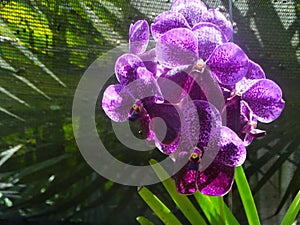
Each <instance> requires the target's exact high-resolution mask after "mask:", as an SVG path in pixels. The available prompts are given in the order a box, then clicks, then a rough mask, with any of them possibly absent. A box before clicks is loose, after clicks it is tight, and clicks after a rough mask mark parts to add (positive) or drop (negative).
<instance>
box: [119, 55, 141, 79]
mask: <svg viewBox="0 0 300 225" xmlns="http://www.w3.org/2000/svg"><path fill="white" fill-rule="evenodd" d="M138 67H145V65H144V63H143V61H142V60H141V59H140V58H139V57H138V56H136V55H134V54H124V55H122V56H120V57H119V58H118V59H117V61H116V64H115V74H116V77H117V79H118V81H119V82H120V84H122V85H127V84H129V83H130V82H132V81H134V80H136V79H137V68H138Z"/></svg>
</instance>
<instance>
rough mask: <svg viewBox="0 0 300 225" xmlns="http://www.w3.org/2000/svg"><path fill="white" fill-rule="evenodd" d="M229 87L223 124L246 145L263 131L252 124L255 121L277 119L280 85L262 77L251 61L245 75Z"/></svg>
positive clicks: (280, 96) (261, 134) (280, 97)
mask: <svg viewBox="0 0 300 225" xmlns="http://www.w3.org/2000/svg"><path fill="white" fill-rule="evenodd" d="M231 89H233V90H232V91H231V95H228V93H229V92H230V91H229V92H227V95H226V94H225V99H226V102H227V103H226V112H227V126H228V127H230V128H231V129H233V130H234V131H235V132H236V133H237V134H238V135H239V137H240V138H241V139H242V140H244V144H245V145H246V146H248V145H249V144H250V143H251V142H252V140H253V139H254V138H257V137H262V136H264V135H265V134H266V132H265V131H263V130H260V129H257V128H256V127H257V123H258V121H259V122H263V123H270V122H272V121H274V120H275V119H277V118H278V117H279V116H280V114H281V113H282V111H283V109H284V105H285V102H284V100H283V99H282V92H281V89H280V87H279V86H278V85H277V84H276V83H274V82H273V81H271V80H269V79H266V76H265V73H264V71H263V69H262V68H261V67H260V66H259V65H258V64H257V63H255V62H253V61H250V63H249V71H248V73H247V74H246V76H245V77H244V78H243V79H242V80H241V81H239V82H238V83H237V84H236V85H235V88H232V87H231ZM224 93H225V92H224Z"/></svg>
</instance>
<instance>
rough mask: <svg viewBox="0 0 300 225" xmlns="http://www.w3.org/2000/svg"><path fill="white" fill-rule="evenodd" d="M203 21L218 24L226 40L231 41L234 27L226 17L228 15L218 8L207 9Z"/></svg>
mask: <svg viewBox="0 0 300 225" xmlns="http://www.w3.org/2000/svg"><path fill="white" fill-rule="evenodd" d="M202 21H203V22H210V23H213V24H215V25H217V26H218V27H219V28H220V30H221V31H222V33H223V34H224V35H225V37H226V40H227V41H229V40H230V39H231V38H232V34H233V27H232V23H231V22H230V21H229V20H228V19H226V17H225V16H224V15H223V14H222V13H221V12H220V11H218V10H216V9H209V10H207V11H206V12H205V13H204V15H203V16H202Z"/></svg>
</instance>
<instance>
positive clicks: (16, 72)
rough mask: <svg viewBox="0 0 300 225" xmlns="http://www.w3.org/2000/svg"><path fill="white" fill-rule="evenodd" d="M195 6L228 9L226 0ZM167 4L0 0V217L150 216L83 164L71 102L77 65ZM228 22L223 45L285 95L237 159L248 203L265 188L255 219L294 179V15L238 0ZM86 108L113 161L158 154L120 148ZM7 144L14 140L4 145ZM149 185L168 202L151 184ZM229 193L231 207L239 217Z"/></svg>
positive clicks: (279, 203) (299, 56) (298, 48)
mask: <svg viewBox="0 0 300 225" xmlns="http://www.w3.org/2000/svg"><path fill="white" fill-rule="evenodd" d="M205 2H206V3H207V4H208V5H209V6H211V7H217V6H220V7H219V8H220V10H223V11H228V1H227V0H220V1H205ZM170 4H171V2H169V1H164V0H161V1H158V2H157V1H153V0H151V1H150V0H147V1H138V0H135V1H134V0H118V1H117V0H101V1H98V0H70V1H67V0H63V1H61V0H44V1H38V0H20V1H12V0H11V1H9V0H6V1H1V3H0V117H1V120H0V136H1V139H0V151H1V152H0V162H3V163H0V165H1V167H0V218H3V219H7V220H9V221H14V222H16V221H17V222H19V223H20V224H21V222H20V221H25V220H39V221H44V222H45V221H61V220H64V221H75V222H97V223H98V224H99V223H103V224H132V223H134V222H133V221H135V217H137V216H138V215H141V214H143V215H144V216H145V217H147V218H150V219H151V221H153V222H154V223H155V224H159V223H160V222H159V221H158V220H157V218H156V217H155V216H154V215H153V214H152V212H151V211H150V210H149V209H148V207H147V205H146V204H145V203H143V201H142V200H141V199H140V197H139V196H138V194H137V193H136V188H135V187H126V186H121V185H118V184H115V183H112V182H111V181H108V180H106V179H104V178H102V177H101V176H99V175H98V174H96V173H95V172H94V171H93V170H92V169H91V168H90V167H89V166H88V164H87V163H86V162H85V161H84V160H83V158H82V156H81V155H80V152H79V151H78V149H77V145H76V142H75V140H74V136H73V130H72V118H71V117H72V115H71V113H72V110H71V109H72V100H73V94H74V91H75V89H76V86H77V84H78V82H79V79H80V78H81V76H82V74H83V73H84V71H85V69H86V68H87V67H88V66H89V65H90V64H91V63H92V62H93V61H94V60H95V59H96V58H97V57H98V56H100V55H102V54H103V53H105V52H107V51H108V50H110V49H112V48H113V47H115V46H117V45H119V44H121V43H126V42H127V38H128V28H129V26H130V24H131V23H132V22H134V21H136V20H138V19H146V20H148V21H149V22H150V21H151V20H152V19H153V17H154V16H155V15H157V14H159V13H160V12H161V11H162V10H166V9H168V8H169V6H170ZM233 20H234V22H235V32H236V33H235V35H234V41H235V42H236V43H238V44H239V45H240V46H241V47H242V48H243V49H245V51H246V52H247V54H248V55H249V57H250V58H251V59H253V60H254V61H256V62H258V63H259V64H261V65H262V67H263V68H264V70H265V72H266V74H267V76H268V77H270V78H271V79H273V80H275V81H276V82H277V83H279V84H280V86H281V87H282V89H283V93H284V98H285V100H286V109H285V111H284V113H283V114H282V116H281V117H280V119H279V120H277V121H276V122H274V123H272V124H266V125H260V128H262V129H266V130H267V131H268V135H267V136H266V137H265V138H263V139H261V140H256V141H255V142H254V143H253V145H251V146H250V147H249V156H248V160H247V162H246V164H245V171H246V175H247V176H248V177H249V178H250V180H251V184H252V190H253V191H254V193H255V194H256V196H255V197H256V200H257V201H259V202H264V201H265V199H264V198H263V197H262V196H270V195H268V194H270V193H271V194H272V195H273V196H276V197H274V198H273V199H272V198H270V199H269V200H270V201H269V202H270V205H272V206H273V211H268V210H266V211H268V213H267V214H262V215H261V217H262V218H263V219H267V217H271V216H273V214H277V213H280V212H281V211H282V210H281V208H282V207H285V205H286V204H285V203H287V202H289V201H290V199H291V198H292V197H294V196H295V195H296V193H297V192H298V190H299V187H300V184H299V180H300V163H299V162H300V154H299V146H300V139H299V135H300V133H299V127H300V124H299V123H300V119H299V116H298V113H299V109H300V107H299V98H300V90H299V73H300V66H299V62H300V44H299V39H300V37H299V33H300V31H299V28H300V11H299V6H298V5H297V1H296V0H294V1H275V0H274V1H271V0H260V1H258V0H257V1H246V0H243V1H242V0H239V1H235V3H234V5H233ZM112 79H113V78H112ZM102 91H103V90H102ZM100 97H101V96H100ZM96 113H97V114H96V120H97V122H98V123H97V128H98V133H99V136H100V137H101V139H102V140H103V142H104V144H105V146H106V147H107V149H110V150H111V153H112V154H113V155H114V156H115V157H117V158H118V159H120V160H122V161H124V162H129V163H133V164H146V163H147V161H148V159H149V158H156V159H161V158H162V157H163V156H162V155H161V154H160V153H158V151H151V152H149V153H147V154H145V153H144V152H142V153H137V152H135V151H134V152H133V151H130V150H128V149H126V148H125V147H124V146H122V144H121V143H120V142H119V141H118V140H117V138H116V137H115V136H114V135H113V132H112V128H111V124H110V121H109V119H108V118H107V117H106V116H105V115H104V113H103V112H102V110H101V109H100V107H99V108H98V109H97V111H96ZM17 146H21V147H20V148H19V147H18V148H17V149H18V150H17V151H13V150H14V149H16V147H17ZM8 156H9V157H8ZM5 157H6V158H5ZM3 159H5V160H3ZM149 188H150V189H151V190H152V191H153V192H155V194H156V195H157V196H158V197H160V198H161V199H168V196H167V193H165V192H164V191H163V188H162V185H161V184H158V185H154V186H151V187H149ZM235 192H236V191H235V190H234V191H233V210H234V212H235V213H236V214H237V215H238V217H240V218H243V216H244V215H243V212H242V210H241V209H240V204H239V199H238V197H237V196H236V195H235ZM277 196H279V198H278V197H277ZM163 202H164V203H166V204H167V205H168V207H169V208H170V209H171V210H172V212H173V213H174V214H175V216H176V217H177V218H179V219H180V218H182V217H183V216H182V214H181V212H180V211H179V210H178V208H177V207H176V206H175V205H174V203H172V202H171V201H168V200H166V201H165V200H164V201H163ZM260 204H262V203H260ZM258 205H259V204H258ZM261 207H265V206H264V205H262V206H261ZM274 207H275V208H274ZM259 211H260V210H259ZM239 221H240V220H239ZM0 222H1V221H0ZM267 222H268V220H267Z"/></svg>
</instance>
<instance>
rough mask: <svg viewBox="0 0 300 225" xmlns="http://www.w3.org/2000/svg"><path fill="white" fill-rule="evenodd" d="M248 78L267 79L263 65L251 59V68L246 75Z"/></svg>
mask: <svg viewBox="0 0 300 225" xmlns="http://www.w3.org/2000/svg"><path fill="white" fill-rule="evenodd" d="M245 78H247V79H251V80H254V79H266V75H265V72H264V70H263V69H262V68H261V66H260V65H259V64H257V63H255V62H253V61H252V60H249V70H248V72H247V74H246V76H245Z"/></svg>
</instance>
